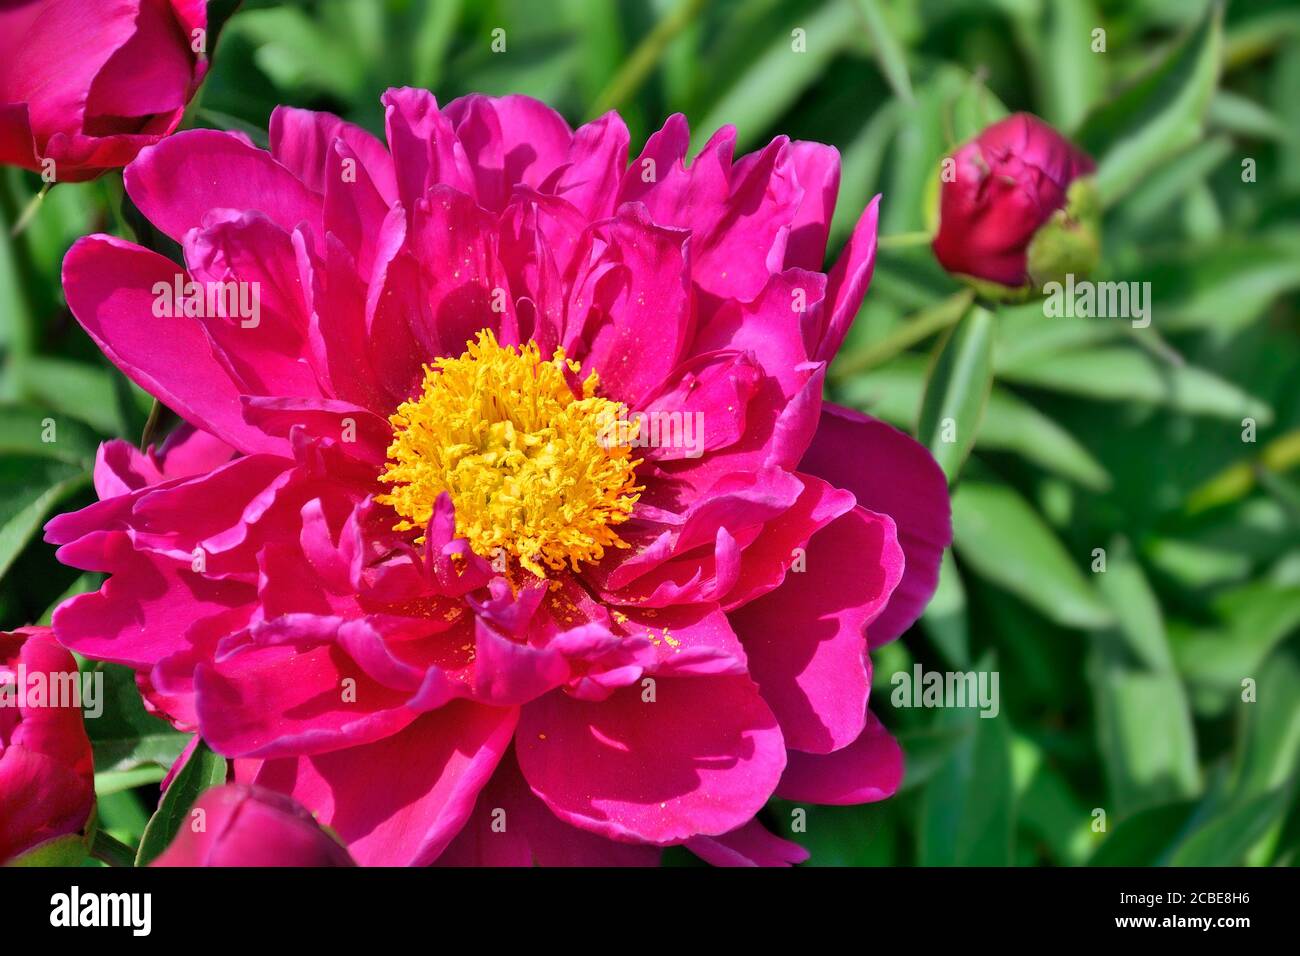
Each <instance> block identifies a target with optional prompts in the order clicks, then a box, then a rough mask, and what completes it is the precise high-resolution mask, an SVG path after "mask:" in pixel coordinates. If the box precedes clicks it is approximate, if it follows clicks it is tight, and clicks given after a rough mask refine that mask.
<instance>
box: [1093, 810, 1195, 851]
mask: <svg viewBox="0 0 1300 956" xmlns="http://www.w3.org/2000/svg"><path fill="white" fill-rule="evenodd" d="M1195 810H1196V803H1195V802H1194V801H1191V800H1187V801H1183V802H1181V803H1169V804H1165V805H1163V806H1159V807H1150V808H1149V809H1146V810H1142V811H1141V812H1139V813H1135V814H1133V815H1132V816H1130V817H1126V818H1124V819H1122V820H1120V821H1119V823H1118V825H1117V826H1115V828H1114V829H1113V830H1111V831H1110V835H1109V836H1107V837H1106V839H1105V840H1104V841H1103V842H1102V844H1101V846H1099V847H1098V848H1097V850H1096V852H1095V853H1093V855H1092V856H1091V857H1089V858H1088V865H1089V866H1158V865H1161V864H1162V863H1163V862H1164V858H1165V855H1166V853H1167V852H1168V850H1169V847H1170V846H1172V845H1173V844H1174V843H1175V842H1176V841H1177V839H1178V837H1179V835H1180V834H1181V833H1182V832H1183V831H1184V830H1185V829H1186V827H1187V824H1188V821H1189V820H1191V818H1192V814H1193V813H1194V812H1195Z"/></svg>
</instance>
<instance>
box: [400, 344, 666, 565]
mask: <svg viewBox="0 0 1300 956" xmlns="http://www.w3.org/2000/svg"><path fill="white" fill-rule="evenodd" d="M466 348H467V350H466V351H465V352H464V353H463V354H462V355H461V356H460V357H459V358H440V359H437V360H436V361H435V362H434V364H433V365H432V366H428V365H426V366H425V369H424V383H423V385H422V386H421V390H420V394H419V396H418V397H416V398H414V399H413V400H411V401H409V402H404V403H402V405H400V406H399V407H398V409H397V411H396V412H395V413H394V414H393V415H392V417H390V418H389V421H390V422H392V424H393V429H394V436H393V442H392V444H391V445H389V446H388V464H387V466H386V469H385V471H384V473H383V474H382V475H380V476H379V480H380V481H382V482H384V483H386V484H390V485H392V489H391V490H390V491H388V492H387V493H385V494H383V495H380V496H378V498H377V500H378V501H379V502H380V503H381V504H386V505H390V506H392V508H393V510H394V511H396V512H397V513H398V515H400V516H401V520H400V521H398V522H397V524H396V525H394V529H395V530H397V531H408V530H411V529H413V528H415V529H420V530H421V531H423V530H424V528H425V527H426V526H427V525H428V523H429V518H430V516H431V515H432V513H433V507H434V504H435V503H436V502H437V499H438V495H440V494H441V493H442V492H444V491H445V492H447V493H448V494H449V495H450V496H451V501H452V504H454V505H455V506H456V534H457V535H458V536H459V537H463V538H465V539H467V540H468V541H469V544H470V547H471V548H472V549H473V550H474V552H475V553H476V554H478V555H481V556H482V557H485V558H493V557H496V556H498V555H500V554H501V553H503V552H504V554H506V555H508V556H512V557H513V558H515V559H516V560H517V561H518V563H519V564H520V565H521V566H522V567H524V568H526V569H528V570H529V571H531V572H532V573H533V574H536V575H538V576H539V577H545V576H546V569H548V568H549V569H551V570H555V571H558V570H561V569H563V568H565V567H569V568H571V569H574V570H576V569H577V568H578V565H579V564H580V563H581V562H584V561H599V560H600V559H601V557H603V556H604V554H605V549H606V548H611V547H613V548H626V547H628V545H627V543H626V542H624V541H623V540H622V539H621V538H620V537H619V536H618V533H617V532H616V531H615V527H616V526H617V525H620V524H622V523H623V522H625V521H627V520H628V518H629V517H631V515H632V509H633V507H634V506H635V504H636V501H637V499H638V497H640V492H641V490H642V489H641V487H639V486H638V485H637V483H636V466H637V465H639V464H640V463H641V462H640V460H639V459H638V460H632V458H631V456H630V445H631V442H629V441H615V440H613V438H612V437H611V436H626V435H628V434H631V435H633V436H634V435H635V434H636V427H637V424H638V423H637V422H636V421H635V420H634V421H631V422H629V421H628V420H627V407H626V406H625V405H623V404H621V403H619V402H614V401H611V400H609V399H606V398H601V397H598V396H597V395H596V388H597V386H598V385H599V378H598V377H597V375H596V373H595V372H594V371H593V372H592V373H591V374H589V375H588V376H587V377H586V379H584V380H583V381H582V383H581V395H575V394H574V389H573V387H571V386H570V382H571V381H572V382H577V380H578V379H577V375H578V373H580V372H581V366H580V365H579V364H578V363H577V362H574V361H572V360H569V359H566V358H565V355H564V350H563V349H556V350H555V355H554V357H553V358H552V359H551V360H550V361H544V360H543V359H542V357H541V353H540V350H539V348H538V346H537V343H535V342H529V343H528V344H527V345H524V346H523V347H522V348H519V349H516V348H515V347H514V346H505V347H503V346H501V345H499V344H498V343H497V340H496V336H494V335H493V334H492V332H491V331H489V330H486V329H485V330H483V331H481V332H479V333H478V335H477V336H476V337H475V340H474V341H472V342H469V343H467V346H466ZM566 370H567V372H569V373H572V374H571V375H566ZM417 540H418V541H423V540H424V539H423V536H421V537H420V538H419V539H417Z"/></svg>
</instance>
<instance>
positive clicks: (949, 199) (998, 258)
mask: <svg viewBox="0 0 1300 956" xmlns="http://www.w3.org/2000/svg"><path fill="white" fill-rule="evenodd" d="M952 160H953V161H954V164H955V165H954V166H953V167H952V175H951V176H945V177H943V179H942V180H941V185H940V192H939V231H938V234H937V235H936V236H935V238H934V244H933V248H934V254H935V257H936V258H937V259H938V260H939V263H940V264H941V265H942V266H943V267H944V268H945V269H947V270H948V271H949V272H954V273H958V274H961V275H967V276H973V277H974V278H976V279H982V280H985V281H987V282H994V283H997V284H999V285H1003V286H1009V287H1012V288H1018V287H1021V286H1024V285H1025V284H1027V283H1028V282H1029V281H1030V278H1031V277H1030V273H1029V266H1030V263H1029V250H1030V244H1031V243H1032V242H1033V240H1034V237H1035V235H1036V234H1037V233H1038V231H1039V229H1040V228H1041V227H1042V226H1043V225H1044V224H1045V223H1046V222H1047V221H1048V220H1049V219H1050V218H1051V217H1052V215H1053V214H1054V213H1056V212H1057V211H1058V210H1061V209H1064V208H1065V206H1066V200H1067V192H1068V190H1069V188H1070V184H1071V183H1073V182H1074V181H1075V180H1076V179H1078V178H1079V177H1080V176H1085V175H1087V174H1089V173H1092V172H1093V171H1094V170H1095V169H1096V166H1095V164H1094V163H1093V161H1092V159H1091V158H1090V157H1089V156H1088V155H1087V154H1086V153H1084V152H1083V151H1082V150H1080V149H1079V148H1078V147H1076V146H1074V145H1073V144H1072V143H1071V142H1070V141H1069V140H1067V139H1066V138H1065V137H1063V136H1062V135H1061V134H1060V133H1058V132H1057V131H1056V130H1055V129H1053V128H1052V127H1051V126H1049V125H1047V124H1046V123H1044V122H1043V121H1042V120H1040V119H1039V118H1038V117H1036V116H1031V115H1030V114H1028V113H1016V114H1015V115H1013V116H1008V117H1007V118H1006V119H1003V120H1000V121H998V122H996V123H994V124H993V125H992V126H989V127H988V128H986V129H985V130H984V131H983V132H981V133H980V134H979V135H978V136H976V137H975V138H974V139H972V140H970V141H969V142H968V143H966V144H965V145H963V146H962V147H961V148H960V149H958V150H957V151H956V152H955V153H954V154H953V155H952Z"/></svg>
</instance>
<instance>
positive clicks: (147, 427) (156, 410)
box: [140, 398, 162, 451]
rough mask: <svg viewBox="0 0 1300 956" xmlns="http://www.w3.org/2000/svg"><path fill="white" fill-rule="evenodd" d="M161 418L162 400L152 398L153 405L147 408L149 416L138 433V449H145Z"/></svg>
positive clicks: (151, 439)
mask: <svg viewBox="0 0 1300 956" xmlns="http://www.w3.org/2000/svg"><path fill="white" fill-rule="evenodd" d="M161 420H162V402H160V401H158V399H156V398H155V399H154V400H153V405H152V406H150V408H149V418H148V420H147V421H146V422H145V423H144V431H142V432H141V433H140V450H141V451H147V450H148V449H149V443H150V442H152V441H153V436H154V435H155V434H156V433H157V431H158V423H159V422H160V421H161Z"/></svg>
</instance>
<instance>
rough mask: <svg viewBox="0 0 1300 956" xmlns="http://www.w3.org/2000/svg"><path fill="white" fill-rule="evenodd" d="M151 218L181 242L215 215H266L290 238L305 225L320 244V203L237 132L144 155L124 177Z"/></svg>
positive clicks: (179, 140)
mask: <svg viewBox="0 0 1300 956" xmlns="http://www.w3.org/2000/svg"><path fill="white" fill-rule="evenodd" d="M124 181H125V183H126V191H127V193H128V194H129V195H130V196H131V201H132V202H134V203H135V204H136V206H138V207H139V209H140V211H141V212H142V213H144V215H145V217H146V218H147V219H148V220H149V221H150V222H152V223H153V224H154V225H155V226H157V227H158V228H159V229H161V230H162V231H163V232H164V233H166V234H167V235H169V236H171V237H172V238H173V239H175V240H176V241H177V242H180V241H182V240H183V239H184V238H185V234H186V233H187V232H189V231H190V230H191V229H193V228H194V227H195V226H199V225H202V224H203V217H204V215H205V214H206V213H207V212H208V211H209V210H212V209H234V210H237V211H239V212H248V211H253V212H260V213H262V214H263V215H264V216H266V218H267V219H269V220H271V222H273V223H275V224H276V225H277V226H279V227H280V228H281V229H283V230H284V231H285V232H293V230H294V227H295V226H297V225H298V224H299V223H300V222H305V223H306V224H307V226H308V228H309V230H310V231H311V234H312V236H313V237H315V239H316V241H317V242H322V241H323V240H324V235H323V232H322V229H321V203H320V197H318V196H316V195H315V194H314V193H312V191H311V190H310V189H308V188H307V187H306V186H304V185H303V184H302V183H301V182H299V181H298V179H297V178H296V177H295V176H294V175H293V173H291V172H289V170H288V169H286V168H285V167H283V166H281V165H280V164H279V163H278V162H276V161H275V159H273V158H272V156H271V154H270V153H268V152H265V151H264V150H260V149H257V148H256V147H254V146H251V145H250V144H249V143H248V142H247V141H246V140H245V139H243V138H241V137H239V136H236V135H234V134H233V133H223V132H220V131H218V130H211V129H194V130H187V131H185V132H183V133H177V134H176V135H175V136H169V137H167V138H166V139H164V140H163V141H162V142H160V143H158V144H157V145H156V146H150V147H149V148H147V149H143V150H141V151H140V155H139V156H138V157H136V160H135V162H133V163H132V164H131V165H130V166H129V167H127V169H126V172H125V174H124Z"/></svg>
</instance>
